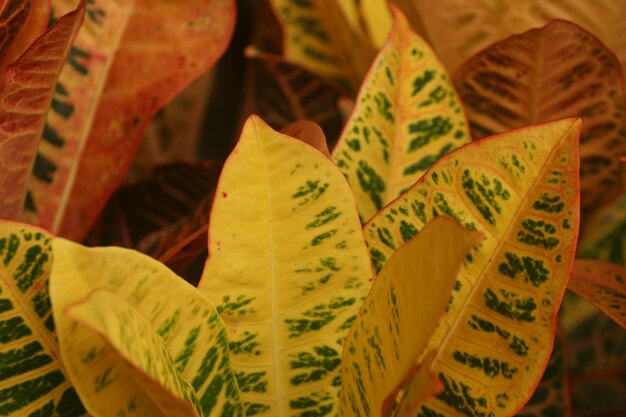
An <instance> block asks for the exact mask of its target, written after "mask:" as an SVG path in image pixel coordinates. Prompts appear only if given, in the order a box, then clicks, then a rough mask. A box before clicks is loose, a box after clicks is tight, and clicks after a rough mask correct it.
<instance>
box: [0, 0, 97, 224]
mask: <svg viewBox="0 0 626 417" xmlns="http://www.w3.org/2000/svg"><path fill="white" fill-rule="evenodd" d="M35 2H36V1H35ZM16 3H18V2H13V1H10V2H8V3H5V7H7V8H8V9H12V8H15V6H16ZM27 4H30V3H29V2H24V3H23V5H24V7H26V5H27ZM18 6H19V5H18ZM30 7H31V9H32V8H35V7H38V6H36V5H35V4H31V6H30ZM20 10H22V9H20V8H19V7H18V10H17V11H16V13H17V14H19V13H20ZM26 10H28V7H26ZM6 11H7V9H6V8H5V9H4V10H2V9H0V13H4V12H6ZM33 13H35V12H34V11H33ZM84 14H85V4H84V3H81V5H80V7H79V8H78V9H76V10H75V11H73V12H71V13H68V14H67V15H65V16H64V17H62V18H61V19H59V21H57V22H56V23H55V24H54V25H53V26H52V27H51V28H50V29H49V30H48V31H47V32H46V33H44V34H43V35H42V36H41V37H39V38H38V39H37V40H36V41H34V42H33V44H32V45H30V46H29V47H28V49H26V51H25V52H24V53H23V54H22V55H21V56H20V57H19V58H18V59H17V60H16V61H14V62H13V63H11V65H9V66H8V67H7V68H6V72H5V73H4V74H2V73H0V189H1V190H2V198H1V199H0V218H3V219H13V220H18V219H19V218H20V217H21V214H22V210H23V206H24V201H25V198H26V189H27V185H28V181H29V178H30V171H31V169H32V166H33V163H34V161H35V155H36V153H37V147H38V146H39V143H40V136H41V132H42V131H43V129H44V123H45V121H46V114H47V113H48V108H49V106H50V103H51V101H52V97H53V93H54V89H55V83H56V80H57V77H58V76H59V73H60V72H61V69H62V68H63V64H64V63H65V59H66V57H67V55H68V53H69V51H70V47H71V45H72V41H73V39H74V37H75V36H76V33H77V32H78V30H79V28H80V25H81V22H82V20H83V16H84ZM1 18H2V17H1V15H0V19H1ZM1 27H2V26H0V28H1ZM0 43H1V39H0ZM1 48H2V46H0V49H1ZM1 64H2V63H1V62H0V67H2V65H1ZM0 71H3V72H4V69H3V68H0Z"/></svg>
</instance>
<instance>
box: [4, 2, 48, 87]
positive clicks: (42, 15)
mask: <svg viewBox="0 0 626 417" xmlns="http://www.w3.org/2000/svg"><path fill="white" fill-rule="evenodd" d="M49 15H50V1H49V0H6V1H4V2H3V4H2V5H0V81H1V80H2V78H3V77H4V69H5V68H6V66H7V65H9V64H11V63H13V62H14V61H15V60H17V58H18V57H19V56H20V55H22V53H24V51H26V49H28V47H29V46H30V45H31V44H32V43H33V42H34V41H35V39H37V38H38V37H39V36H40V35H41V34H42V33H43V32H44V31H45V30H46V27H47V25H48V17H49Z"/></svg>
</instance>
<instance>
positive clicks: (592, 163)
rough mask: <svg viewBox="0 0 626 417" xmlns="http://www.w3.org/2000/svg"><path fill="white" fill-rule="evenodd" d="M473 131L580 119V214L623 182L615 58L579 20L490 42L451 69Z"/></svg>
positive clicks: (625, 133) (608, 198)
mask: <svg viewBox="0 0 626 417" xmlns="http://www.w3.org/2000/svg"><path fill="white" fill-rule="evenodd" d="M454 84H455V86H456V87H457V91H458V92H459V95H460V96H461V99H462V100H463V104H464V105H465V108H466V111H467V117H468V119H469V122H470V127H471V131H472V137H473V138H474V139H480V138H483V137H485V136H490V135H493V134H496V133H501V132H505V131H507V130H511V129H514V128H518V127H523V126H528V125H532V124H536V123H541V122H547V121H551V120H558V119H562V118H565V117H580V118H582V119H583V129H582V132H581V144H580V184H581V185H580V186H581V211H582V213H583V219H584V220H585V222H586V221H587V216H589V214H591V213H592V212H595V211H597V210H598V209H599V208H601V207H602V206H603V205H607V204H608V203H610V202H612V201H613V200H615V198H616V197H617V196H618V195H619V193H620V192H621V191H622V190H623V189H624V185H623V184H624V181H625V180H626V169H625V168H626V167H624V165H623V164H622V163H620V162H619V160H618V156H621V155H623V154H625V153H626V122H625V119H624V100H625V98H626V95H625V93H624V85H623V80H622V71H621V67H620V63H619V61H618V59H617V57H616V56H615V55H614V54H613V52H611V51H610V50H609V49H608V48H607V47H605V46H604V45H603V44H602V42H600V40H598V39H597V38H595V37H594V36H593V35H592V34H591V33H589V32H587V31H585V30H584V29H583V28H581V27H580V26H578V25H576V24H574V23H570V22H566V21H561V20H554V21H551V22H550V23H548V24H547V25H545V26H544V27H542V28H540V29H533V30H530V31H528V32H525V33H522V34H520V35H515V36H512V37H510V38H507V39H506V40H504V41H502V42H499V43H497V44H495V45H493V46H490V47H489V48H487V49H486V50H484V51H482V52H480V53H479V54H477V55H476V56H474V57H472V58H471V59H470V60H468V61H467V62H465V63H464V64H463V65H462V66H461V67H460V68H459V69H458V70H457V72H456V73H455V75H454Z"/></svg>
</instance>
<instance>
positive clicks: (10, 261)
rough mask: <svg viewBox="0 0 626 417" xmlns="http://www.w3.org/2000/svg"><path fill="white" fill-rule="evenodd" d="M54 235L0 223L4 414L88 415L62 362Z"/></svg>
mask: <svg viewBox="0 0 626 417" xmlns="http://www.w3.org/2000/svg"><path fill="white" fill-rule="evenodd" d="M51 241H52V237H51V236H50V235H48V234H47V233H46V232H44V231H42V230H40V229H37V228H34V227H31V226H26V225H21V224H18V223H9V222H0V279H1V280H0V345H1V347H0V415H2V416H11V417H25V416H29V417H43V416H68V417H75V416H83V415H85V409H84V408H83V406H82V405H81V402H80V400H79V399H78V395H77V394H76V391H75V390H74V388H73V387H72V384H71V382H70V379H69V377H68V374H67V372H66V371H65V368H64V367H63V364H62V363H61V360H60V354H59V347H58V344H57V340H56V334H55V331H54V320H53V318H52V307H51V305H50V297H49V295H48V279H49V275H50V268H51V264H52V262H51V261H52V247H51V243H52V242H51Z"/></svg>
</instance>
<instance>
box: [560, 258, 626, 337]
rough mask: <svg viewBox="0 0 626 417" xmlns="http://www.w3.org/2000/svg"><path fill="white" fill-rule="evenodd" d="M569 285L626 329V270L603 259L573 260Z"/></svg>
mask: <svg viewBox="0 0 626 417" xmlns="http://www.w3.org/2000/svg"><path fill="white" fill-rule="evenodd" d="M568 288H569V289H570V290H572V291H574V292H575V293H576V294H578V295H580V296H581V297H583V298H585V299H586V300H587V301H589V302H590V303H592V304H593V305H595V306H596V307H597V308H599V309H600V310H602V311H603V312H604V313H605V314H606V315H608V316H609V317H611V318H612V319H613V320H615V322H616V323H617V324H619V325H620V326H622V327H623V328H624V329H626V269H624V267H623V266H620V265H615V264H610V263H607V262H602V261H595V260H586V259H578V260H576V262H574V269H573V271H572V278H571V279H570V282H569V285H568Z"/></svg>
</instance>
